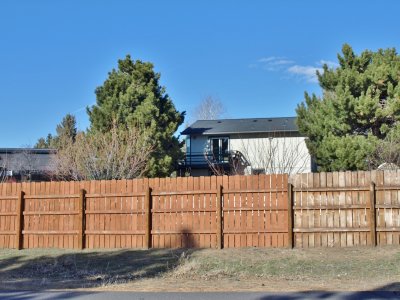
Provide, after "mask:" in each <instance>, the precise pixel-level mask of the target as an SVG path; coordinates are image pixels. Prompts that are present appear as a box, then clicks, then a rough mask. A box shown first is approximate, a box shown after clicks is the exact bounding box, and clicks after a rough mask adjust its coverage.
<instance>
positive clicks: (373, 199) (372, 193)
mask: <svg viewBox="0 0 400 300" xmlns="http://www.w3.org/2000/svg"><path fill="white" fill-rule="evenodd" d="M369 200H370V231H371V245H372V246H376V245H377V243H376V242H377V241H376V212H375V203H376V189H375V183H374V182H373V181H371V184H370V187H369Z"/></svg>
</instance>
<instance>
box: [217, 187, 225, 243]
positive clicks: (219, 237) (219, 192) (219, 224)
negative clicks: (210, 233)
mask: <svg viewBox="0 0 400 300" xmlns="http://www.w3.org/2000/svg"><path fill="white" fill-rule="evenodd" d="M222 235H223V233H222V185H219V186H218V189H217V248H218V249H222V248H223V247H224V245H223V236H222Z"/></svg>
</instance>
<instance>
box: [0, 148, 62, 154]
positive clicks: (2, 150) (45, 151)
mask: <svg viewBox="0 0 400 300" xmlns="http://www.w3.org/2000/svg"><path fill="white" fill-rule="evenodd" d="M56 151H57V150H56V149H39V148H0V153H3V154H12V153H23V152H29V153H32V154H51V153H56Z"/></svg>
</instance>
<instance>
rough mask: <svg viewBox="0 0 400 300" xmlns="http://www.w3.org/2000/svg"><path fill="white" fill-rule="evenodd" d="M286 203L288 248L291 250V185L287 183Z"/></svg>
mask: <svg viewBox="0 0 400 300" xmlns="http://www.w3.org/2000/svg"><path fill="white" fill-rule="evenodd" d="M287 202H288V247H289V248H293V223H294V222H293V221H294V220H293V185H292V184H291V183H288V186H287Z"/></svg>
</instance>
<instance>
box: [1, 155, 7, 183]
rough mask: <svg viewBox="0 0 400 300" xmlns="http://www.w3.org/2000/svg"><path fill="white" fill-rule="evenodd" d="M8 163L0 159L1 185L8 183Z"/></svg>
mask: <svg viewBox="0 0 400 300" xmlns="http://www.w3.org/2000/svg"><path fill="white" fill-rule="evenodd" d="M7 177H8V176H7V163H6V160H5V159H3V158H2V157H0V183H3V182H6V181H7Z"/></svg>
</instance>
